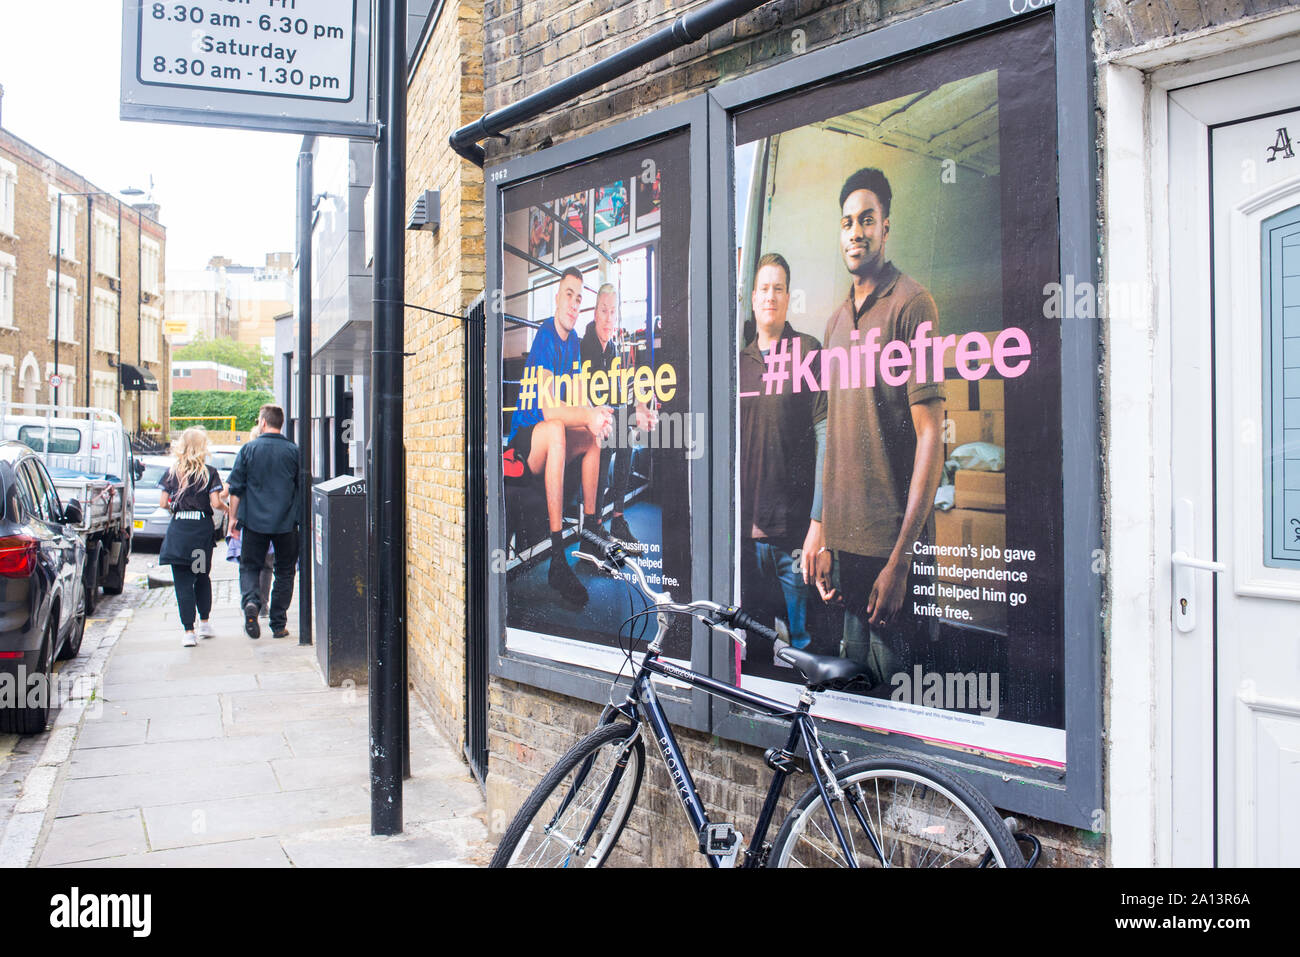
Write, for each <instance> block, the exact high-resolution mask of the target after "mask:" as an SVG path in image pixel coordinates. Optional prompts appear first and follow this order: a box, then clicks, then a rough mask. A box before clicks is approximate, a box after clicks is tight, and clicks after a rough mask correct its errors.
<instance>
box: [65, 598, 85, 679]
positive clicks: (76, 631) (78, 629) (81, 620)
mask: <svg viewBox="0 0 1300 957" xmlns="http://www.w3.org/2000/svg"><path fill="white" fill-rule="evenodd" d="M85 634H86V593H85V590H84V589H83V590H82V593H81V604H80V606H79V607H78V608H77V617H75V618H73V619H72V624H70V625H69V626H68V640H67V641H66V642H64V644H63V648H62V650H60V651H59V660H60V661H67V660H69V659H70V658H75V657H77V654H78V653H79V652H80V651H81V639H82V638H83V637H85Z"/></svg>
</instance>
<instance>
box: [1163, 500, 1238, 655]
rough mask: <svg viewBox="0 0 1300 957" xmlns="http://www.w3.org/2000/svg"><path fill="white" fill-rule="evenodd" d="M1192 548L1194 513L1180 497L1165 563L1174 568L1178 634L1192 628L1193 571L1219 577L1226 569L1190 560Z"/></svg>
mask: <svg viewBox="0 0 1300 957" xmlns="http://www.w3.org/2000/svg"><path fill="white" fill-rule="evenodd" d="M1195 547H1196V513H1195V508H1194V507H1193V505H1192V500H1191V499H1189V498H1180V499H1179V500H1178V502H1177V506H1176V508H1175V510H1174V552H1173V554H1172V555H1170V556H1169V561H1170V562H1171V563H1172V565H1173V566H1174V574H1173V608H1172V613H1173V618H1174V624H1175V625H1176V626H1177V627H1178V630H1179V631H1181V632H1184V633H1185V632H1189V631H1194V630H1195V629H1196V583H1197V579H1196V575H1195V574H1194V572H1198V571H1202V572H1212V573H1214V574H1216V575H1217V574H1220V573H1222V572H1226V571H1227V570H1228V566H1226V565H1224V564H1223V563H1222V562H1216V561H1211V560H1209V559H1206V558H1193V557H1192V555H1191V552H1192V551H1193V550H1194V549H1195Z"/></svg>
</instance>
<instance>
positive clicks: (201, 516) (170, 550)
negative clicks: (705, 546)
mask: <svg viewBox="0 0 1300 957" xmlns="http://www.w3.org/2000/svg"><path fill="white" fill-rule="evenodd" d="M215 535H216V532H215V530H214V528H213V525H212V513H211V512H201V511H184V510H178V511H176V512H175V513H173V515H172V520H171V522H170V523H169V524H168V526H167V534H166V535H164V536H163V543H162V548H161V549H159V551H158V564H159V565H190V566H192V567H193V568H195V569H197V570H198V572H199V574H202V573H204V572H210V571H211V570H212V547H213V544H214V538H215ZM200 555H202V561H203V564H202V565H201V566H200V565H197V564H196V562H197V561H198V560H199V556H200Z"/></svg>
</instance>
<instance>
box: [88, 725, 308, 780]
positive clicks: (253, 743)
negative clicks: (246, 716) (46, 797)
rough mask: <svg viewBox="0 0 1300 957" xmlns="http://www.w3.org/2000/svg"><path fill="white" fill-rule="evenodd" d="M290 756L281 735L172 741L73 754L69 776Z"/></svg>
mask: <svg viewBox="0 0 1300 957" xmlns="http://www.w3.org/2000/svg"><path fill="white" fill-rule="evenodd" d="M290 756H291V755H290V754H289V746H288V745H287V744H285V741H284V735H281V734H250V735H245V736H243V737H241V738H239V739H237V740H232V739H229V738H215V739H208V740H204V741H168V742H163V743H158V744H137V745H127V746H125V747H121V748H96V749H94V750H87V751H77V752H75V753H74V754H73V755H72V762H71V764H70V766H69V768H68V775H69V777H72V778H94V777H105V776H109V775H118V774H148V773H149V772H151V771H174V770H177V769H180V768H212V767H221V766H223V765H237V764H255V763H258V762H261V761H269V760H271V759H272V758H287V757H290Z"/></svg>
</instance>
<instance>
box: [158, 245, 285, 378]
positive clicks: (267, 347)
mask: <svg viewBox="0 0 1300 957" xmlns="http://www.w3.org/2000/svg"><path fill="white" fill-rule="evenodd" d="M293 298H294V297H293V256H292V254H290V253H267V254H266V262H265V264H264V265H262V266H243V265H239V264H238V263H235V262H234V261H232V260H230V259H228V258H226V257H224V256H213V257H212V258H211V259H210V260H209V261H208V264H207V265H206V266H205V267H204V268H202V269H175V270H172V271H171V272H170V273H169V274H168V276H167V317H168V328H169V330H170V332H169V336H170V340H171V342H172V343H173V344H174V345H177V346H182V345H187V344H189V343H191V342H193V341H194V340H195V339H198V338H205V339H209V340H211V339H234V340H235V341H237V342H240V343H243V344H245V345H254V346H257V347H258V348H259V349H261V350H262V351H263V352H264V353H266V354H267V355H270V354H271V352H272V350H273V349H274V348H275V317H276V316H277V315H279V314H280V313H282V312H284V311H285V310H286V309H289V308H291V306H292V303H293Z"/></svg>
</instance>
